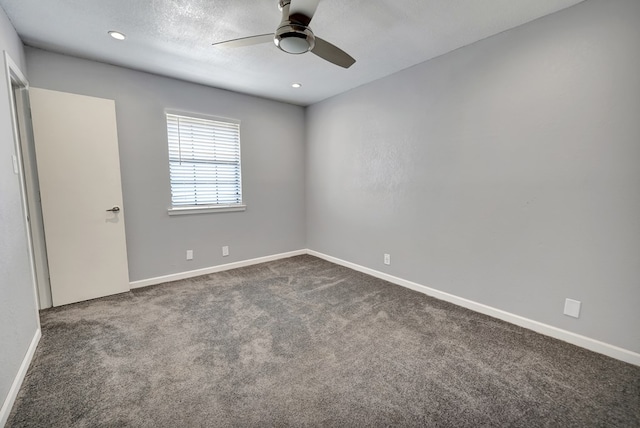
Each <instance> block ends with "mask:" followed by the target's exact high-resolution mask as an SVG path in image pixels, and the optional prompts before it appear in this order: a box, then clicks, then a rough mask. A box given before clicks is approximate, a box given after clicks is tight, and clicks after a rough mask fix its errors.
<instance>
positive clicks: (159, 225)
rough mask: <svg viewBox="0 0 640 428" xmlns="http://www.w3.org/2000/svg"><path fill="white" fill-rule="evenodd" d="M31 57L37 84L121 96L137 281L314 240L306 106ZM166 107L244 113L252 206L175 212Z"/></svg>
mask: <svg viewBox="0 0 640 428" xmlns="http://www.w3.org/2000/svg"><path fill="white" fill-rule="evenodd" d="M26 58H27V65H28V69H29V78H30V81H31V85H32V86H35V87H40V88H45V89H53V90H58V91H64V92H72V93H77V94H83V95H89V96H95V97H102V98H109V99H113V100H115V102H116V116H117V121H118V137H119V144H120V167H121V173H122V187H123V196H124V215H125V224H126V233H127V250H128V257H129V275H130V279H131V280H132V281H135V280H141V279H147V278H153V277H157V276H162V275H166V274H171V273H178V272H184V271H189V270H193V269H199V268H205V267H210V266H215V265H220V264H224V263H230V262H234V261H239V260H246V259H251V258H255V257H261V256H267V255H273V254H278V253H282V252H287V251H293V250H299V249H302V248H305V226H304V222H305V213H304V206H305V205H304V150H305V147H304V109H303V108H301V107H297V106H293V105H289V104H284V103H279V102H275V101H269V100H265V99H261V98H256V97H251V96H247V95H240V94H236V93H233V92H228V91H224V90H219V89H214V88H210V87H205V86H200V85H196V84H192V83H187V82H183V81H178V80H174V79H169V78H165V77H159V76H155V75H151V74H146V73H142V72H138V71H133V70H129V69H125V68H121V67H116V66H111V65H107V64H103V63H98V62H94V61H88V60H82V59H78V58H73V57H69V56H64V55H59V54H55V53H51V52H47V51H43V50H39V49H33V48H27V49H26ZM165 108H168V109H173V110H181V111H187V112H196V113H203V114H209V115H214V116H221V117H229V118H235V119H240V120H241V121H242V124H241V131H240V132H241V140H242V141H241V149H242V184H243V186H242V187H243V197H244V201H245V203H246V205H247V210H246V211H245V212H232V213H215V214H197V215H185V216H173V217H170V216H169V215H168V214H167V208H168V207H169V206H170V199H171V196H170V188H169V172H168V165H169V160H168V153H167V137H166V122H165V117H164V109H165ZM223 245H228V246H229V247H230V252H231V254H230V256H229V257H225V258H223V257H222V252H221V247H222V246H223ZM187 249H191V250H193V251H194V260H193V261H186V259H185V253H186V250H187Z"/></svg>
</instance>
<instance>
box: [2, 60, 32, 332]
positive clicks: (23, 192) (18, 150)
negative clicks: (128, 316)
mask: <svg viewBox="0 0 640 428" xmlns="http://www.w3.org/2000/svg"><path fill="white" fill-rule="evenodd" d="M4 68H5V73H6V74H7V91H8V92H9V108H10V110H11V125H12V126H11V128H12V131H13V144H14V150H15V154H16V156H17V159H18V176H19V178H20V196H21V199H22V214H23V216H24V217H23V218H24V227H25V229H26V231H27V236H26V238H27V249H28V251H29V267H30V268H31V284H32V286H33V295H34V299H35V310H36V320H37V324H38V328H40V314H39V313H38V308H39V307H40V295H39V293H38V283H37V279H36V278H37V276H36V263H35V257H36V256H35V252H34V250H33V236H32V234H31V223H30V222H29V200H28V197H27V185H26V182H25V176H24V168H23V166H24V163H23V162H22V145H21V144H20V131H19V129H18V117H17V115H18V112H17V111H16V109H15V105H16V103H15V100H14V99H13V84H12V80H15V81H16V82H17V83H18V84H19V85H20V86H21V87H22V88H25V89H29V82H28V81H27V79H26V77H25V76H24V74H23V73H22V70H20V67H18V64H16V63H15V61H14V60H13V59H12V58H11V56H10V55H9V53H8V52H7V51H4Z"/></svg>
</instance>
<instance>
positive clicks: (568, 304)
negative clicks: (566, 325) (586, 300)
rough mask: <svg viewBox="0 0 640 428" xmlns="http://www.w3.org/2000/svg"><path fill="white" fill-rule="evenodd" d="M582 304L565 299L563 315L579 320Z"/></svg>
mask: <svg viewBox="0 0 640 428" xmlns="http://www.w3.org/2000/svg"><path fill="white" fill-rule="evenodd" d="M581 305H582V303H581V302H580V301H578V300H573V299H565V301H564V314H565V315H568V316H570V317H574V318H580V306H581Z"/></svg>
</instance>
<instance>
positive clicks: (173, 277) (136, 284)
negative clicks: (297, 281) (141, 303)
mask: <svg viewBox="0 0 640 428" xmlns="http://www.w3.org/2000/svg"><path fill="white" fill-rule="evenodd" d="M303 254H307V250H297V251H290V252H288V253H280V254H274V255H271V256H265V257H258V258H255V259H250V260H242V261H239V262H233V263H228V264H224V265H218V266H211V267H207V268H202V269H196V270H190V271H187V272H179V273H173V274H170V275H164V276H158V277H155V278H149V279H142V280H140V281H133V282H130V283H129V287H130V288H131V289H134V288H141V287H148V286H150V285H156V284H162V283H165V282H170V281H178V280H180V279H188V278H194V277H196V276H201V275H208V274H210V273H216V272H222V271H225V270H230V269H237V268H241V267H245V266H251V265H257V264H259V263H265V262H270V261H273V260H279V259H286V258H288V257H293V256H301V255H303Z"/></svg>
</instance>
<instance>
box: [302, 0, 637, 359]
mask: <svg viewBox="0 0 640 428" xmlns="http://www.w3.org/2000/svg"><path fill="white" fill-rule="evenodd" d="M638 22H640V2H639V1H637V0H617V1H610V0H590V1H587V2H585V3H581V4H579V5H577V6H574V7H572V8H569V9H567V10H564V11H561V12H559V13H556V14H554V15H551V16H548V17H546V18H542V19H540V20H537V21H534V22H532V23H530V24H527V25H524V26H522V27H519V28H516V29H514V30H511V31H508V32H505V33H502V34H499V35H497V36H494V37H491V38H489V39H486V40H484V41H481V42H478V43H475V44H473V45H470V46H467V47H465V48H462V49H459V50H457V51H455V52H453V53H450V54H447V55H444V56H442V57H439V58H436V59H434V60H431V61H428V62H426V63H423V64H420V65H418V66H415V67H413V68H410V69H408V70H405V71H403V72H400V73H397V74H395V75H393V76H390V77H388V78H385V79H382V80H379V81H377V82H374V83H371V84H368V85H365V86H363V87H360V88H357V89H355V90H353V91H351V92H348V93H346V94H342V95H340V96H337V97H335V98H332V99H329V100H326V101H324V102H322V103H319V104H316V105H314V106H312V107H310V108H309V109H308V111H307V158H306V159H307V192H306V195H307V213H308V215H307V243H308V247H309V248H310V249H313V250H317V251H320V252H322V253H326V254H329V255H331V256H335V257H338V258H341V259H344V260H347V261H350V262H354V263H357V264H360V265H363V266H366V267H369V268H373V269H376V270H379V271H383V272H387V273H389V274H392V275H396V276H398V277H401V278H404V279H407V280H411V281H415V282H418V283H420V284H424V285H426V286H430V287H433V288H436V289H439V290H442V291H445V292H448V293H452V294H454V295H457V296H461V297H464V298H467V299H471V300H473V301H476V302H480V303H483V304H486V305H490V306H493V307H495V308H499V309H502V310H505V311H508V312H511V313H514V314H517V315H521V316H523V317H526V318H529V319H533V320H537V321H540V322H543V323H546V324H550V325H553V326H556V327H559V328H562V329H566V330H569V331H572V332H575V333H578V334H582V335H585V336H588V337H591V338H594V339H597V340H601V341H604V342H607V343H610V344H613V345H617V346H620V347H623V348H626V349H628V350H631V351H635V352H640V333H639V330H638V326H640V311H639V310H638V305H640V286H639V285H640V284H639V283H638V279H639V278H640V167H639V166H638V162H639V161H640V77H639V76H640V44H639V41H640V25H638ZM383 253H390V254H391V261H392V264H391V266H385V265H383V263H382V262H383ZM566 297H570V298H573V299H577V300H580V301H582V304H583V306H582V314H581V317H580V319H573V318H569V317H566V316H564V315H563V314H562V312H563V305H564V299H565V298H566Z"/></svg>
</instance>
